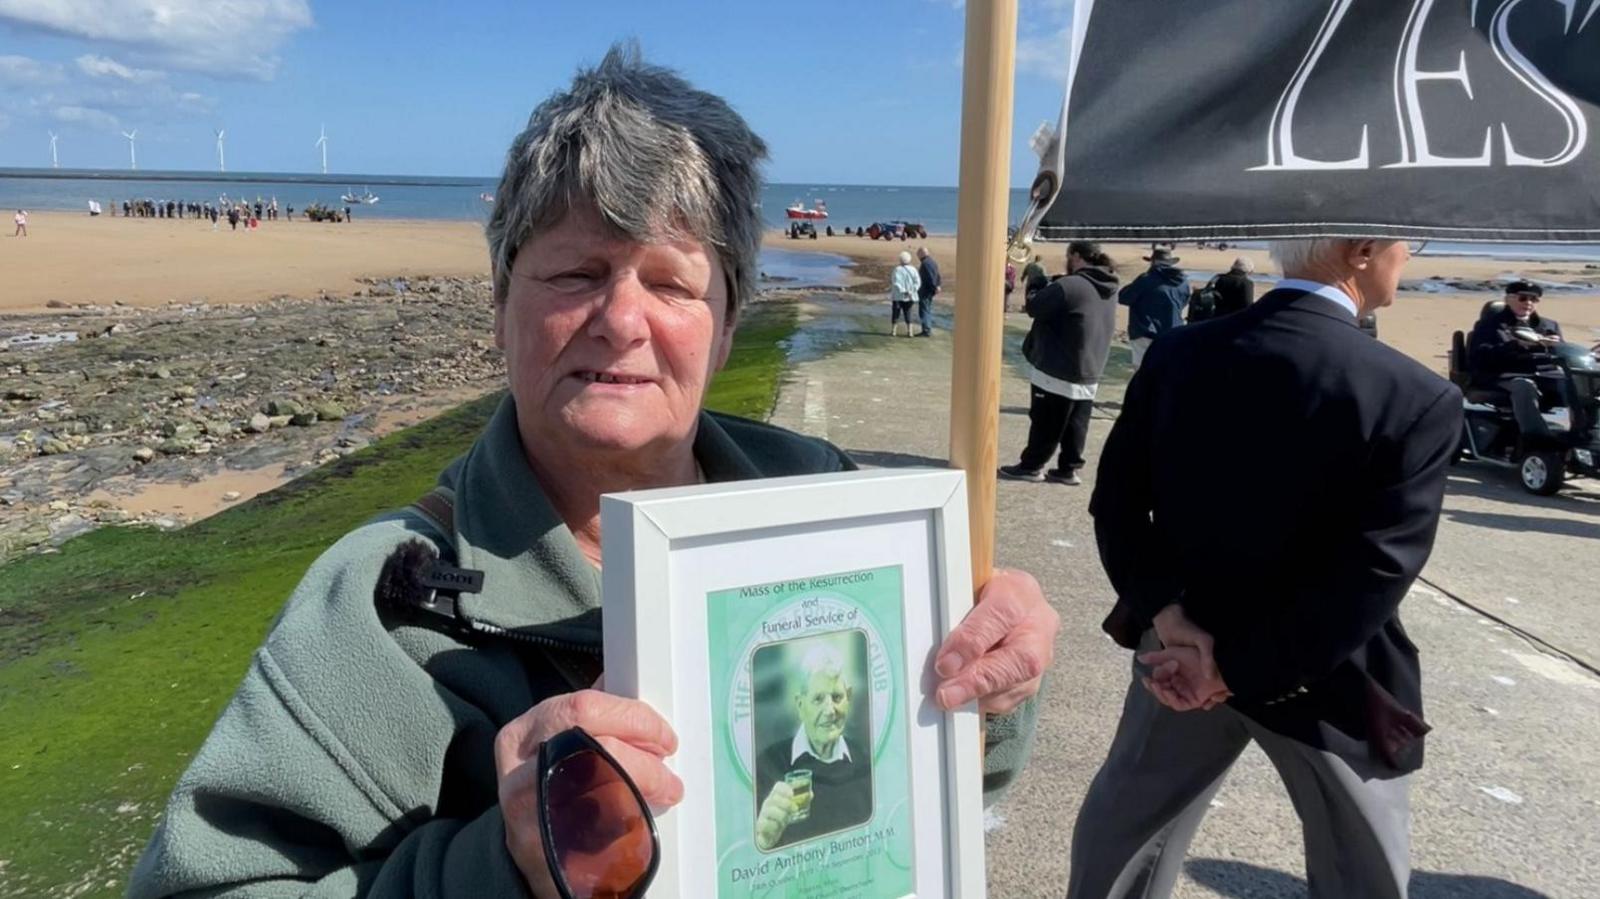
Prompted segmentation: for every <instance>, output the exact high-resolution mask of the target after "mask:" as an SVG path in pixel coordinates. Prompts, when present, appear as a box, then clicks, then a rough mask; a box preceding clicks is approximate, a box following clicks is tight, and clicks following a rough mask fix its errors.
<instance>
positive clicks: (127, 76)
mask: <svg viewBox="0 0 1600 899" xmlns="http://www.w3.org/2000/svg"><path fill="white" fill-rule="evenodd" d="M77 63H78V71H80V72H82V73H83V74H85V75H88V76H89V77H91V78H120V79H121V80H123V81H131V82H133V83H134V84H145V83H147V82H151V81H160V80H161V79H163V78H165V77H167V74H166V73H165V72H157V71H155V70H154V69H135V68H133V67H132V66H125V65H123V64H122V63H120V62H117V61H116V60H114V59H110V58H107V57H104V56H95V55H94V54H93V53H86V54H84V55H83V56H80V57H78V59H77Z"/></svg>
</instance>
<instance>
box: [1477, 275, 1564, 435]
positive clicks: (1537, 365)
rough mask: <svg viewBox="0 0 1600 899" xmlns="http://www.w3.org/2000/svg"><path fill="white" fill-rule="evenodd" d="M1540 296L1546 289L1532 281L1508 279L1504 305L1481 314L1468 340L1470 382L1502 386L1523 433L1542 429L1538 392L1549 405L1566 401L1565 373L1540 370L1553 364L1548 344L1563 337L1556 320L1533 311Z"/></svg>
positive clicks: (1489, 387) (1484, 386) (1483, 386)
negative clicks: (1563, 374)
mask: <svg viewBox="0 0 1600 899" xmlns="http://www.w3.org/2000/svg"><path fill="white" fill-rule="evenodd" d="M1543 298H1544V288H1542V287H1540V286H1539V285H1537V284H1534V283H1532V282H1531V281H1513V282H1511V283H1510V284H1507V285H1506V299H1505V305H1504V307H1503V308H1501V309H1499V310H1496V311H1493V312H1489V313H1488V314H1486V315H1483V316H1480V317H1479V319H1478V323H1477V325H1475V326H1474V327H1473V329H1472V336H1471V337H1470V338H1468V340H1467V359H1468V363H1469V365H1468V367H1469V368H1470V369H1471V371H1472V386H1473V387H1475V388H1477V389H1479V390H1489V391H1496V390H1503V391H1505V392H1506V394H1507V395H1509V397H1510V402H1511V411H1512V414H1514V415H1515V416H1516V419H1517V427H1518V428H1521V429H1522V432H1523V433H1525V434H1527V433H1538V432H1540V431H1543V430H1544V428H1545V425H1544V417H1543V416H1542V415H1541V414H1540V411H1539V410H1540V408H1541V407H1542V406H1544V405H1546V402H1542V401H1541V395H1543V396H1546V397H1548V398H1549V400H1548V403H1550V404H1564V403H1565V402H1566V401H1565V399H1564V394H1565V378H1564V377H1562V376H1560V375H1559V374H1557V373H1551V374H1541V372H1540V369H1541V368H1548V367H1550V366H1552V365H1553V363H1554V360H1553V359H1552V358H1551V356H1550V347H1551V346H1552V345H1554V344H1557V343H1560V342H1561V326H1560V325H1559V324H1557V323H1556V321H1555V319H1551V318H1545V317H1543V316H1541V315H1540V314H1539V313H1538V312H1536V311H1534V310H1535V309H1537V308H1538V305H1539V302H1540V301H1541V300H1542V299H1543Z"/></svg>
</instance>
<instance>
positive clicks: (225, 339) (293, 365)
mask: <svg viewBox="0 0 1600 899" xmlns="http://www.w3.org/2000/svg"><path fill="white" fill-rule="evenodd" d="M368 285H369V286H367V287H365V288H363V289H360V290H358V291H356V292H355V293H354V294H353V295H350V296H339V297H328V296H324V297H322V298H320V299H314V300H295V299H288V298H281V299H275V300H272V301H268V302H264V303H258V304H254V305H247V306H235V305H228V306H221V305H208V304H170V305H168V306H164V307H158V308H153V309H150V308H145V309H139V308H133V307H123V306H98V305H82V306H75V307H70V308H67V307H63V308H59V309H55V310H52V311H51V312H49V313H44V314H29V315H11V316H5V317H0V372H4V379H3V386H0V561H4V560H6V559H9V558H12V557H14V556H16V555H18V554H20V553H23V552H27V551H30V550H44V551H48V550H49V549H50V548H52V547H54V546H59V545H60V544H61V543H63V542H65V541H66V540H68V539H70V538H72V537H74V536H76V535H78V534H81V533H83V532H85V531H87V530H91V529H93V528H95V527H98V526H101V525H104V524H120V523H145V524H150V525H153V526H159V527H179V526H181V525H183V524H185V523H187V520H188V519H189V518H190V517H197V516H187V515H184V514H181V513H175V512H171V511H169V510H163V509H160V508H156V509H148V508H144V509H141V510H139V511H130V510H129V509H128V508H125V506H128V505H136V506H137V505H148V504H139V503H131V502H125V501H123V500H124V498H127V497H132V496H136V495H138V494H139V493H140V492H142V491H147V490H150V489H151V488H155V487H159V486H162V485H166V486H172V485H184V484H194V483H197V482H200V481H203V480H205V479H207V478H214V477H216V476H218V475H226V474H228V473H241V472H270V475H269V478H270V480H272V481H273V482H275V481H277V480H281V479H284V478H287V477H292V476H294V475H296V474H299V473H301V472H303V471H305V470H308V469H310V468H313V467H316V466H318V465H321V464H323V463H325V462H327V461H329V460H331V459H336V458H338V457H339V456H341V455H345V454H348V453H351V452H354V451H355V450H357V449H359V448H361V447H363V446H365V445H367V444H368V443H369V442H371V441H372V440H373V439H375V438H376V437H377V436H379V435H381V434H383V433H386V432H387V431H389V430H393V429H394V428H395V427H397V426H399V425H401V424H403V423H410V422H411V421H415V420H419V419H421V418H424V417H427V416H428V415H431V414H433V413H435V412H437V411H440V410H442V409H444V408H448V407H449V406H453V405H455V404H457V403H459V402H463V401H465V400H467V399H470V398H472V397H473V396H477V395H481V394H482V393H485V392H488V391H490V390H493V389H496V388H498V387H499V386H501V385H502V384H503V383H504V367H503V363H502V359H501V354H500V351H499V350H498V349H496V348H495V346H494V340H493V330H492V328H493V320H494V315H493V307H492V305H491V300H490V286H489V282H488V281H487V279H483V278H476V279H473V278H426V277H419V278H412V279H386V280H377V281H371V282H368ZM234 493H235V495H233V496H231V497H230V496H229V495H228V494H227V493H224V494H222V496H221V499H222V500H223V501H224V502H227V501H232V500H237V499H239V498H240V497H239V496H238V495H237V493H236V492H234Z"/></svg>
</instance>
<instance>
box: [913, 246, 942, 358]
mask: <svg viewBox="0 0 1600 899" xmlns="http://www.w3.org/2000/svg"><path fill="white" fill-rule="evenodd" d="M917 258H918V259H920V260H922V261H921V262H920V263H918V265H917V276H918V277H919V278H921V279H922V280H921V282H920V283H919V284H918V286H917V318H918V319H920V320H921V322H922V333H921V334H920V335H918V336H920V337H932V336H933V298H934V297H936V296H938V295H939V285H940V283H941V282H940V278H939V263H937V262H935V261H934V259H933V254H932V253H929V252H928V248H927V247H917Z"/></svg>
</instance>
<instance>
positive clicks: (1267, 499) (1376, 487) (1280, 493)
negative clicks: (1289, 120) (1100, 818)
mask: <svg viewBox="0 0 1600 899" xmlns="http://www.w3.org/2000/svg"><path fill="white" fill-rule="evenodd" d="M1461 416H1462V403H1461V393H1460V391H1459V390H1457V389H1456V387H1455V386H1454V385H1452V384H1450V383H1449V382H1447V381H1445V380H1444V379H1443V378H1440V377H1439V376H1438V375H1435V374H1433V373H1432V372H1430V371H1429V370H1428V369H1426V368H1425V367H1423V366H1422V365H1421V364H1419V363H1417V362H1415V361H1413V360H1411V359H1409V358H1407V357H1406V356H1404V355H1402V354H1400V353H1399V352H1397V351H1396V350H1394V349H1392V348H1390V347H1387V346H1385V345H1383V344H1381V343H1379V342H1378V341H1375V340H1372V339H1371V338H1369V337H1367V336H1366V335H1365V334H1363V333H1362V332H1361V331H1360V330H1358V329H1357V327H1356V323H1355V320H1354V319H1353V318H1352V317H1351V315H1350V313H1349V312H1348V311H1346V310H1344V309H1342V308H1340V307H1339V306H1338V305H1336V304H1334V303H1332V302H1330V301H1328V300H1326V299H1324V298H1322V297H1318V296H1315V295H1312V294H1306V293H1302V292H1299V291H1293V290H1274V291H1272V292H1270V293H1268V294H1267V295H1266V296H1264V297H1262V299H1261V301H1260V302H1258V303H1256V304H1254V305H1252V306H1250V307H1249V308H1248V309H1245V310H1243V311H1242V312H1238V313H1235V314H1233V315H1229V316H1224V317H1222V318H1219V319H1215V320H1212V321H1208V322H1204V323H1202V324H1199V325H1194V326H1191V327H1188V328H1180V329H1177V330H1175V331H1173V332H1171V333H1169V334H1166V335H1163V336H1162V337H1161V338H1159V339H1157V340H1156V341H1155V343H1154V344H1153V345H1152V346H1151V348H1150V351H1149V354H1148V355H1147V356H1146V357H1145V360H1144V365H1143V366H1141V367H1140V369H1139V371H1138V373H1137V374H1136V375H1135V376H1134V379H1133V381H1132V383H1131V384H1130V385H1129V388H1128V393H1127V397H1126V399H1125V401H1124V404H1123V408H1122V414H1121V416H1120V417H1119V418H1118V420H1117V423H1116V425H1115V426H1114V427H1113V428H1112V431H1111V435H1110V437H1109V438H1108V439H1107V441H1106V445H1105V449H1104V451H1103V452H1102V453H1101V462H1100V471H1099V477H1098V478H1097V483H1096V488H1095V492H1094V496H1093V498H1092V500H1091V503H1090V512H1091V514H1092V515H1093V516H1094V521H1095V535H1096V539H1097V541H1098V543H1099V548H1100V556H1101V560H1102V562H1103V563H1104V565H1105V568H1106V573H1107V574H1108V575H1109V576H1110V579H1111V582H1112V585H1113V586H1114V587H1115V588H1116V591H1117V604H1116V607H1115V608H1114V609H1113V611H1112V613H1111V615H1110V616H1109V617H1108V618H1107V619H1106V623H1105V628H1106V631H1107V632H1108V633H1109V634H1111V636H1112V637H1113V638H1115V639H1116V640H1117V642H1118V643H1120V644H1121V645H1123V646H1126V647H1128V648H1135V647H1136V646H1137V644H1138V640H1139V637H1140V636H1141V634H1143V632H1144V631H1146V630H1147V629H1148V628H1149V627H1150V626H1151V619H1152V618H1153V617H1154V616H1155V614H1156V613H1157V612H1158V611H1160V610H1161V609H1162V608H1164V607H1165V606H1167V605H1168V604H1171V603H1179V604H1181V605H1182V607H1183V609H1184V612H1185V614H1186V615H1188V617H1189V618H1190V619H1191V620H1193V621H1194V622H1195V623H1196V624H1197V625H1199V626H1200V627H1202V628H1204V629H1205V630H1206V631H1207V632H1208V633H1210V634H1211V635H1212V636H1213V638H1215V641H1216V648H1215V652H1216V661H1217V666H1218V669H1219V671H1220V672H1221V674H1222V678H1223V680H1224V681H1226V682H1227V684H1228V687H1229V688H1230V689H1231V690H1232V691H1233V694H1234V696H1233V698H1232V699H1231V700H1230V704H1231V705H1232V706H1233V707H1234V708H1236V709H1237V710H1239V711H1240V712H1242V713H1244V714H1246V715H1248V716H1250V717H1251V718H1253V719H1254V720H1256V721H1257V722H1259V723H1260V724H1262V725H1263V726H1265V727H1267V728H1269V729H1271V730H1273V731H1275V732H1278V733H1281V734H1283V735H1285V736H1288V737H1290V738H1293V739H1296V740H1299V741H1301V742H1304V743H1306V744H1308V745H1311V746H1314V747H1317V748H1319V749H1326V750H1329V751H1332V752H1336V753H1338V754H1340V755H1341V756H1343V757H1346V758H1349V759H1352V760H1354V759H1367V760H1370V761H1371V762H1372V763H1374V766H1375V768H1376V770H1378V771H1379V772H1381V773H1383V774H1384V775H1386V776H1393V775H1394V774H1399V773H1405V772H1409V771H1413V770H1416V769H1417V768H1419V767H1421V765H1422V735H1423V734H1424V733H1426V731H1427V729H1428V728H1427V725H1426V724H1424V723H1423V721H1422V682H1421V671H1420V669H1419V666H1418V659H1417V648H1416V646H1415V645H1414V644H1412V642H1411V640H1410V639H1409V638H1408V637H1407V636H1406V632H1405V628H1404V627H1402V626H1401V624H1400V618H1399V615H1398V609H1399V605H1400V600H1401V599H1403V598H1404V597H1405V595H1406V593H1407V591H1409V590H1410V588H1411V584H1412V582H1413V581H1414V580H1415V579H1416V577H1417V575H1418V574H1419V573H1420V572H1421V571H1422V567H1423V564H1424V563H1426V562H1427V560H1428V554H1429V553H1430V552H1431V551H1432V548H1433V538H1434V533H1435V531H1436V529H1437V527H1438V519H1439V509H1440V506H1441V504H1442V502H1443V498H1444V488H1445V473H1446V468H1447V466H1448V464H1449V461H1450V459H1451V457H1452V456H1453V454H1454V452H1455V450H1456V446H1457V442H1458V441H1459V439H1460V433H1461V427H1462V423H1461Z"/></svg>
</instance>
